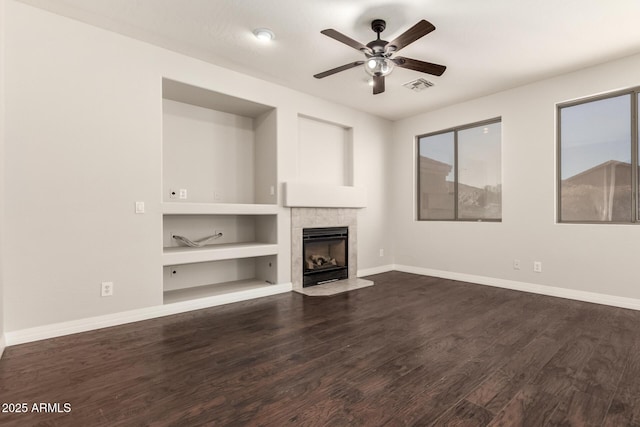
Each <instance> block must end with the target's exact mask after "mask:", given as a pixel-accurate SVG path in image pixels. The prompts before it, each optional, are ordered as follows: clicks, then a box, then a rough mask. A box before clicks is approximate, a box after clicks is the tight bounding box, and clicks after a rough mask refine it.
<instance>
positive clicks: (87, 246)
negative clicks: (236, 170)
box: [3, 0, 391, 331]
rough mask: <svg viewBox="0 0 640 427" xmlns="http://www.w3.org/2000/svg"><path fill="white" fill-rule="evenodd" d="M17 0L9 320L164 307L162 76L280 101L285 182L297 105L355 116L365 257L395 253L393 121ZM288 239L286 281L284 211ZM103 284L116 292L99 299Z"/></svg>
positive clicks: (15, 323) (362, 261)
mask: <svg viewBox="0 0 640 427" xmlns="http://www.w3.org/2000/svg"><path fill="white" fill-rule="evenodd" d="M6 9H7V10H6V13H7V19H6V34H7V50H6V54H7V65H6V82H7V94H6V103H7V111H6V112H7V116H6V118H7V123H6V148H5V149H6V159H7V164H6V177H7V186H6V194H5V202H6V203H3V205H4V206H6V218H5V225H6V241H5V244H6V247H7V248H10V249H9V250H7V253H6V257H5V264H4V267H5V271H4V274H5V289H4V291H5V293H4V298H5V301H4V307H5V322H6V323H5V329H6V330H7V331H17V330H21V329H24V328H30V327H35V326H39V325H47V324H51V323H55V322H63V321H68V320H75V319H82V318H85V317H91V316H98V315H103V314H110V313H117V312H121V311H124V310H130V309H137V308H142V307H149V306H154V305H159V304H162V267H161V248H162V215H161V214H160V202H161V200H162V194H161V192H162V186H161V176H162V171H161V166H162V159H161V146H162V127H161V123H162V77H167V78H170V79H173V80H176V81H182V82H185V83H189V84H192V85H195V86H199V87H203V88H206V89H210V90H213V91H218V92H223V93H227V94H230V95H233V96H236V97H240V98H245V99H248V100H252V101H254V102H258V103H261V104H265V105H271V106H274V107H276V108H277V126H278V128H277V132H278V151H277V156H278V158H277V163H278V182H279V183H282V182H284V181H287V180H291V179H290V178H291V177H292V176H293V175H294V174H295V173H296V172H295V169H296V164H295V160H296V159H295V157H292V156H295V147H296V145H297V142H298V141H297V120H298V115H299V114H303V115H308V116H311V117H318V118H320V119H323V120H327V121H330V122H339V123H343V124H345V125H346V126H348V127H352V128H353V129H354V152H355V165H354V169H355V171H354V174H355V177H354V181H355V182H354V184H355V185H366V186H368V187H369V186H371V190H370V191H369V204H368V208H367V209H364V210H362V211H361V215H360V219H361V221H360V225H359V232H358V234H359V237H360V239H359V240H360V256H359V266H360V267H361V268H374V267H377V266H381V265H384V264H388V263H389V261H390V258H389V257H388V255H387V257H383V258H381V257H379V256H378V253H377V248H378V247H386V248H388V247H390V245H391V240H390V236H389V235H384V234H381V233H380V230H382V229H383V226H384V224H385V223H386V213H385V211H386V209H387V203H386V196H387V191H386V187H385V186H386V183H385V178H384V177H385V176H386V170H385V158H386V155H387V151H386V150H387V148H386V144H387V143H388V140H389V139H390V136H391V131H390V130H391V124H390V123H389V122H387V121H385V120H382V119H379V118H376V117H373V116H370V115H367V114H364V113H361V112H358V111H355V110H351V109H348V108H345V107H342V106H339V105H336V104H333V103H330V102H326V101H323V100H320V99H317V98H314V97H311V96H307V95H304V94H301V93H298V92H295V91H292V90H289V89H286V88H283V87H281V86H277V85H274V84H270V83H267V82H264V81H261V80H258V79H255V78H251V77H247V76H245V75H242V74H239V73H235V72H231V71H229V70H226V69H223V68H219V67H216V66H214V65H211V64H208V63H204V62H202V61H198V60H195V59H192V58H189V57H186V56H183V55H179V54H176V53H174V52H170V51H167V50H164V49H160V48H157V47H154V46H151V45H149V44H146V43H142V42H138V41H135V40H132V39H129V38H126V37H123V36H120V35H117V34H114V33H110V32H108V31H105V30H101V29H98V28H95V27H91V26H88V25H85V24H82V23H79V22H76V21H73V20H70V19H66V18H63V17H59V16H57V15H54V14H51V13H48V12H45V11H42V10H39V9H36V8H33V7H31V6H27V5H24V4H21V3H17V2H15V1H13V0H7V7H6ZM279 199H281V197H280V196H279ZM135 201H145V202H146V213H145V214H143V215H136V214H134V202H135ZM278 241H279V242H280V245H281V248H280V254H279V257H278V282H280V283H286V282H290V281H291V277H290V276H291V266H290V256H289V255H290V247H289V245H290V243H289V242H290V241H291V239H290V216H289V209H286V208H281V210H280V215H279V216H278ZM372 248H375V249H372ZM387 253H389V251H387ZM102 281H113V282H114V291H115V292H114V296H113V297H110V298H101V297H100V292H99V285H100V282H102Z"/></svg>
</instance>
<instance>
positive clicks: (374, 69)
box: [364, 56, 394, 76]
mask: <svg viewBox="0 0 640 427" xmlns="http://www.w3.org/2000/svg"><path fill="white" fill-rule="evenodd" d="M393 66H394V63H393V61H392V60H390V59H389V58H385V57H382V56H373V57H371V58H369V59H368V60H367V62H365V63H364V70H365V71H366V72H367V74H369V75H370V76H386V75H389V74H390V73H391V71H393Z"/></svg>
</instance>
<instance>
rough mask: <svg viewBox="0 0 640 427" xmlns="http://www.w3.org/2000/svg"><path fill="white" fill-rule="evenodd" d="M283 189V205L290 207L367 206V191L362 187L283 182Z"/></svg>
mask: <svg viewBox="0 0 640 427" xmlns="http://www.w3.org/2000/svg"><path fill="white" fill-rule="evenodd" d="M283 189H284V205H285V206H288V207H292V208H293V207H296V208H365V207H367V192H366V190H365V189H364V188H363V187H353V186H336V185H327V184H321V183H307V182H285V183H284V184H283Z"/></svg>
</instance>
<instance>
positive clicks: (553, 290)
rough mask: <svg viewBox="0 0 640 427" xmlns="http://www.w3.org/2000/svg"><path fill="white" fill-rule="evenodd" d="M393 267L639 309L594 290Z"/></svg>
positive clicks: (399, 268)
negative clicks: (588, 290) (579, 289)
mask: <svg viewBox="0 0 640 427" xmlns="http://www.w3.org/2000/svg"><path fill="white" fill-rule="evenodd" d="M394 267H395V268H394V269H395V270H397V271H402V272H404V273H413V274H419V275H422V276H434V277H440V278H443V279H451V280H459V281H461V282H469V283H475V284H478V285H485V286H493V287H496V288H504V289H511V290H514V291H522V292H530V293H534V294H540V295H547V296H551V297H558V298H566V299H571V300H577V301H584V302H591V303H595V304H602V305H610V306H613V307H620V308H628V309H631V310H640V299H635V298H627V297H619V296H615V295H607V294H600V293H596V292H586V291H578V290H575V289H567V288H558V287H555V286H547V285H537V284H534V283H526V282H519V281H515V280H506V279H496V278H493V277H486V276H476V275H474V274H465V273H455V272H452V271H442V270H434V269H430V268H422V267H412V266H408V265H395V266H394Z"/></svg>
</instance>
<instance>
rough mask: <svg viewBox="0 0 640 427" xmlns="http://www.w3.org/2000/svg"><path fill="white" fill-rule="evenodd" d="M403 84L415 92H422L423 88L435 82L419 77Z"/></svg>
mask: <svg viewBox="0 0 640 427" xmlns="http://www.w3.org/2000/svg"><path fill="white" fill-rule="evenodd" d="M402 86H404V87H406V88H408V89H411V90H412V91H414V92H422V91H423V90H425V89H428V88H430V87H431V86H433V83H432V82H430V81H429V80H427V79H423V78H419V79H416V80H413V81H410V82H409V83H405V84H403V85H402Z"/></svg>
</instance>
